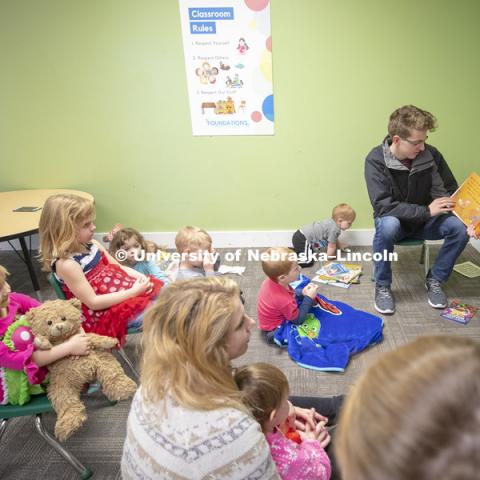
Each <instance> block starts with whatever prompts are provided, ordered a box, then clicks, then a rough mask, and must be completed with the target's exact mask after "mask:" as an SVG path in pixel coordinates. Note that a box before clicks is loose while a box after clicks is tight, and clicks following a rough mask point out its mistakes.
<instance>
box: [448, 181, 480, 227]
mask: <svg viewBox="0 0 480 480" xmlns="http://www.w3.org/2000/svg"><path fill="white" fill-rule="evenodd" d="M452 197H453V198H454V199H455V200H456V204H455V208H454V210H453V213H454V214H455V215H456V216H457V217H458V218H459V219H460V220H461V221H462V222H463V223H464V224H465V225H466V226H467V227H468V226H469V225H471V224H472V223H473V224H474V225H475V232H476V233H477V232H478V233H480V176H479V175H477V174H476V173H475V172H472V173H471V174H470V175H469V176H468V177H467V179H466V180H465V181H464V182H463V183H462V185H460V187H459V189H458V190H457V191H456V192H455V193H454V194H453V195H452Z"/></svg>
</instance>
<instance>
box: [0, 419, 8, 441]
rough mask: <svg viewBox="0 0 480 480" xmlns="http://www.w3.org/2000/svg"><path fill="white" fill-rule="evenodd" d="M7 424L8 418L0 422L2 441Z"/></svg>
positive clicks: (0, 437)
mask: <svg viewBox="0 0 480 480" xmlns="http://www.w3.org/2000/svg"><path fill="white" fill-rule="evenodd" d="M7 422H8V420H7V419H6V418H2V421H1V422H0V440H1V439H2V436H3V433H4V432H5V430H6V428H7Z"/></svg>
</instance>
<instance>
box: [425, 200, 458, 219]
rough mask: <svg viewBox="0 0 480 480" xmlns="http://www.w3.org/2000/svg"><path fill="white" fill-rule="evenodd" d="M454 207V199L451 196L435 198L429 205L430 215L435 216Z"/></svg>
mask: <svg viewBox="0 0 480 480" xmlns="http://www.w3.org/2000/svg"><path fill="white" fill-rule="evenodd" d="M453 207H455V200H454V199H453V198H451V197H440V198H436V199H435V200H434V201H433V202H432V203H431V204H430V205H429V206H428V209H429V210H430V215H431V216H432V217H435V216H437V215H440V214H441V213H447V212H451V211H452V210H453Z"/></svg>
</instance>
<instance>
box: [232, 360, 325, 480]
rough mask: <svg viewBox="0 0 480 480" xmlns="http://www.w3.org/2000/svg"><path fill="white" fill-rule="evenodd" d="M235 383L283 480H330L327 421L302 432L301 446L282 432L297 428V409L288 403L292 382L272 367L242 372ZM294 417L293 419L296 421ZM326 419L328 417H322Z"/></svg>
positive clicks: (260, 365)
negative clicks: (291, 426)
mask: <svg viewBox="0 0 480 480" xmlns="http://www.w3.org/2000/svg"><path fill="white" fill-rule="evenodd" d="M234 378H235V382H236V384H237V385H238V388H239V389H240V390H241V391H242V395H243V402H244V403H245V405H246V406H247V407H248V408H249V410H250V411H251V412H252V415H253V416H254V417H255V418H256V420H257V421H258V423H259V424H260V425H261V427H262V431H263V433H264V434H265V437H266V439H267V442H268V444H269V446H270V453H271V455H272V458H273V461H274V462H275V465H276V467H277V471H278V473H279V475H280V478H281V479H282V480H329V478H330V475H331V464H330V459H329V458H328V455H327V453H326V452H325V447H326V446H327V445H328V444H329V443H330V435H329V433H328V431H327V429H326V427H325V424H326V421H324V420H322V421H318V422H317V423H316V425H315V428H314V429H313V428H311V427H310V426H308V425H306V429H305V431H299V432H298V434H299V436H300V440H301V442H300V443H297V442H295V441H293V440H291V439H289V438H287V436H286V435H285V434H284V433H283V432H282V429H281V426H282V425H284V424H285V423H286V422H288V423H289V424H290V425H294V424H295V418H294V415H295V413H294V409H293V407H292V405H291V403H290V402H289V401H288V392H289V387H288V380H287V377H285V375H284V374H283V372H282V371H281V370H279V369H278V368H277V367H274V366H273V365H270V364H268V363H253V364H251V365H249V366H246V367H241V368H238V369H237V370H236V372H235V376H234ZM292 417H293V418H292ZM322 418H324V417H322Z"/></svg>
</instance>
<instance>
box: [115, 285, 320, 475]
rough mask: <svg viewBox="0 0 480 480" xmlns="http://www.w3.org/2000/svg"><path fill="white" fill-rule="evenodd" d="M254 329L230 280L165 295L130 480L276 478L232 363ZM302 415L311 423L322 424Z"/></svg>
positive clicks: (148, 349) (133, 438)
mask: <svg viewBox="0 0 480 480" xmlns="http://www.w3.org/2000/svg"><path fill="white" fill-rule="evenodd" d="M254 325H255V322H254V320H252V319H251V318H250V317H248V316H247V315H246V313H245V309H244V307H243V303H242V301H241V298H240V290H239V287H238V285H237V284H236V283H235V282H234V281H233V280H231V279H228V278H221V277H208V278H197V279H191V280H185V281H180V282H175V283H173V284H171V285H169V286H168V288H165V289H163V290H162V291H161V293H160V295H159V296H158V300H157V303H156V305H155V306H154V307H152V308H151V309H150V310H149V312H148V313H147V314H146V316H145V320H144V334H143V343H144V355H143V360H142V372H141V387H140V389H139V390H138V391H137V394H136V395H135V398H134V400H133V403H132V407H131V410H130V414H129V417H128V423H127V437H126V440H125V446H124V451H123V458H122V475H123V478H124V479H153V478H188V479H192V480H193V479H206V478H208V479H243V478H258V479H262V480H268V479H277V478H278V475H277V472H276V469H275V464H274V463H273V460H272V458H271V456H270V452H269V447H268V444H267V442H266V440H265V437H264V435H263V434H262V431H261V428H260V425H259V424H258V423H257V422H256V421H255V419H254V418H253V416H252V415H251V413H250V412H249V410H248V408H247V407H246V406H245V405H244V404H243V402H242V393H241V392H240V391H239V389H238V387H237V385H236V383H235V381H234V378H233V375H232V366H231V360H233V359H234V358H237V357H239V356H241V355H243V354H244V353H245V352H246V350H247V346H248V342H249V339H250V334H251V331H252V329H253V327H254ZM296 412H297V414H298V415H300V417H303V418H305V420H306V421H309V420H310V421H311V422H312V423H313V422H314V419H315V420H317V418H322V419H323V417H321V416H319V415H318V414H315V413H314V412H311V411H306V410H304V409H299V408H297V409H296ZM308 414H309V415H310V417H309V416H308ZM317 415H318V417H317Z"/></svg>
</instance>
